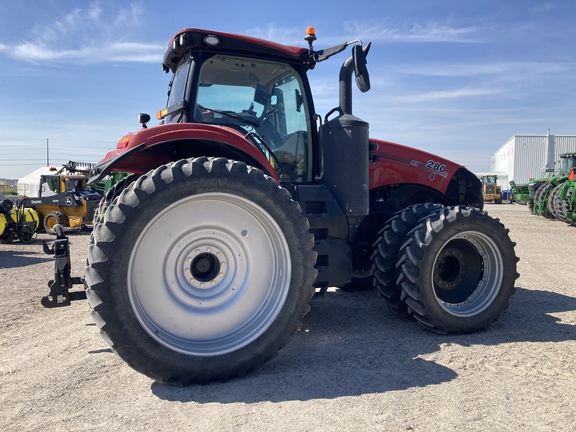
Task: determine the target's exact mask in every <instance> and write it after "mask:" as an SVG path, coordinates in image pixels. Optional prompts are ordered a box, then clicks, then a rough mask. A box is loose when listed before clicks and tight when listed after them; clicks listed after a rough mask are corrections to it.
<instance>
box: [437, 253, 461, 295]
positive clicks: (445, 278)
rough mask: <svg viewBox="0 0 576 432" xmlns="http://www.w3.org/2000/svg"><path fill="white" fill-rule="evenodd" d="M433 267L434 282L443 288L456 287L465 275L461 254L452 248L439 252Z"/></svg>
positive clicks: (450, 288)
mask: <svg viewBox="0 0 576 432" xmlns="http://www.w3.org/2000/svg"><path fill="white" fill-rule="evenodd" d="M439 258H440V259H439V260H438V261H437V262H436V265H435V268H434V283H435V284H436V285H438V286H439V287H440V288H442V289H445V290H452V289H454V288H456V287H457V286H458V285H459V284H460V283H461V282H462V280H463V279H464V277H465V276H466V272H467V269H466V261H465V260H464V256H463V254H462V253H461V252H460V251H459V250H458V249H454V248H446V249H444V250H443V251H442V253H441V254H440V257H439Z"/></svg>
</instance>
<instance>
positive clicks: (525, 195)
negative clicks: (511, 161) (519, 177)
mask: <svg viewBox="0 0 576 432" xmlns="http://www.w3.org/2000/svg"><path fill="white" fill-rule="evenodd" d="M510 189H512V193H513V195H514V201H515V202H518V203H522V204H528V205H529V206H530V208H532V206H533V205H534V202H533V201H532V198H531V197H530V187H529V186H528V184H520V185H517V184H516V183H515V182H514V180H510Z"/></svg>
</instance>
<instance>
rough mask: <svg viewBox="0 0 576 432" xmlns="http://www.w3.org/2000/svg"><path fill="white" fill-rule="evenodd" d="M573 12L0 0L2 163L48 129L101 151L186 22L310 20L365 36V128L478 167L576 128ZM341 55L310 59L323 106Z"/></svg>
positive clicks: (262, 32) (153, 99)
mask: <svg viewBox="0 0 576 432" xmlns="http://www.w3.org/2000/svg"><path fill="white" fill-rule="evenodd" d="M240 4H243V5H245V6H239V5H240ZM282 5H289V8H286V6H282ZM575 23H576V1H572V0H553V1H533V0H504V1H503V0H498V1H494V0H486V1H482V0H476V1H472V0H436V1H432V0H403V1H398V0H394V1H388V0H382V1H378V0H375V1H372V2H361V3H355V2H349V1H341V0H332V1H323V0H317V1H314V2H310V1H305V2H303V1H297V0H293V1H290V2H271V1H261V0H255V1H250V2H242V3H239V2H228V1H221V2H198V1H190V0H188V1H179V0H173V1H170V2H158V1H109V0H101V1H89V0H88V1H80V0H76V1H73V0H27V1H25V2H23V1H21V0H3V1H2V2H1V4H0V178H18V177H21V176H23V175H25V174H26V173H28V172H30V171H32V170H34V169H36V168H38V167H40V166H45V165H46V147H47V145H46V143H47V140H48V144H49V145H48V147H49V149H50V151H49V154H50V165H53V166H60V165H61V164H62V163H64V162H66V161H67V160H70V159H72V160H79V161H86V162H97V161H98V160H100V159H101V158H102V157H103V156H104V154H105V153H106V152H107V151H109V150H111V149H113V148H114V147H115V145H116V142H117V141H118V139H119V138H121V136H122V135H124V134H125V133H126V132H129V131H133V130H135V129H137V128H139V124H138V122H137V115H138V113H139V112H147V113H150V114H152V116H153V117H154V114H155V113H156V111H157V110H159V109H162V108H163V107H164V106H165V103H166V91H167V86H168V82H169V76H168V75H165V74H163V73H162V71H161V67H160V62H161V58H162V54H163V51H164V47H165V46H166V44H167V43H168V41H169V39H170V37H171V36H172V35H173V34H174V33H175V32H176V31H177V30H179V29H181V28H184V27H197V28H204V29H213V30H222V31H227V32H232V33H240V34H247V35H251V36H256V37H262V38H266V39H271V40H274V41H276V42H280V43H286V44H290V45H297V46H306V42H305V41H304V40H303V36H304V32H305V29H306V27H307V26H315V27H316V31H317V36H318V40H317V41H316V43H315V47H316V48H317V49H320V48H323V47H328V46H332V45H335V44H339V43H341V42H344V41H347V40H353V39H358V38H359V39H362V41H363V42H364V43H366V42H368V41H372V49H371V51H370V54H369V56H368V67H369V70H370V76H371V81H372V90H371V91H369V92H368V93H365V94H361V93H359V92H356V91H355V92H354V94H353V99H354V114H355V115H357V116H358V117H360V118H362V119H364V120H366V121H368V122H369V123H370V135H371V136H372V137H374V138H380V139H386V140H391V141H395V142H400V143H403V144H406V145H410V146H413V147H417V148H421V149H424V150H427V151H430V152H432V153H436V154H439V155H441V156H444V157H447V158H449V159H452V160H454V161H456V162H458V163H462V164H466V165H468V167H469V168H470V169H471V170H473V171H476V172H478V171H487V170H489V169H490V156H491V155H492V154H494V152H495V151H496V150H497V149H498V148H499V147H500V146H501V145H502V144H504V142H506V140H508V139H509V138H510V137H511V136H512V135H514V134H546V130H547V129H548V128H550V129H551V133H553V134H557V135H575V134H576V122H575V117H576V116H575V114H576V55H575V53H576V25H575ZM345 57H346V56H345V54H344V53H342V54H340V55H338V56H335V57H333V58H331V59H330V60H329V61H326V62H324V63H321V64H319V65H318V67H317V68H316V69H315V70H313V71H312V72H311V82H312V85H313V87H314V93H315V103H316V110H317V112H318V113H320V114H322V115H324V114H325V113H326V112H327V111H329V110H330V109H331V108H333V107H334V106H336V105H337V104H338V71H339V68H340V65H341V63H342V62H343V61H344V60H345ZM151 124H155V122H154V121H153V122H152V123H151Z"/></svg>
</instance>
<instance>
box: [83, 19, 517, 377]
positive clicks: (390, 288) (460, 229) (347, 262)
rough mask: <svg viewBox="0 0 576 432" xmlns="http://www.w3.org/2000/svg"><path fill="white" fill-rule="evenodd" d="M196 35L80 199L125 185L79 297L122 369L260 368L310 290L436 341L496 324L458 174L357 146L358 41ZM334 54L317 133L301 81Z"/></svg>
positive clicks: (390, 148)
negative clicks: (369, 308)
mask: <svg viewBox="0 0 576 432" xmlns="http://www.w3.org/2000/svg"><path fill="white" fill-rule="evenodd" d="M314 33H315V32H314V29H313V28H309V29H308V32H307V35H306V38H305V39H306V40H307V41H308V45H309V47H307V48H299V47H293V46H286V45H281V44H278V43H273V42H269V41H266V40H260V39H256V38H252V37H247V36H240V35H235V34H228V33H222V32H216V31H207V30H199V29H184V30H181V31H179V32H178V33H176V35H175V36H174V37H173V38H172V40H171V41H170V44H169V45H168V47H167V48H166V52H165V54H164V59H163V63H162V66H163V68H164V71H165V72H167V73H171V74H173V75H172V80H171V82H170V85H169V94H168V101H167V104H166V108H165V109H164V110H162V111H160V112H159V113H158V119H159V120H161V123H160V125H158V126H154V127H147V125H146V123H147V122H149V121H150V116H149V115H146V114H140V119H139V120H140V123H141V124H142V128H141V129H140V130H139V131H137V132H135V133H131V134H129V135H127V136H125V137H123V138H122V139H121V140H120V141H119V142H118V144H117V147H116V149H115V150H113V151H111V152H109V153H108V154H107V155H106V156H105V158H104V159H103V160H102V161H101V162H100V163H99V164H98V165H97V166H96V167H95V168H94V169H93V170H92V173H91V182H96V181H98V180H100V179H102V178H103V177H104V176H106V175H108V174H110V173H113V172H128V173H133V175H131V176H130V177H127V178H125V179H124V180H122V181H121V182H120V183H118V184H116V185H115V187H113V188H112V189H111V190H110V191H108V193H107V194H106V196H105V197H104V198H103V200H102V201H101V203H100V207H99V209H98V211H97V216H96V217H95V227H94V230H93V233H92V238H91V245H90V248H89V256H88V265H87V268H86V276H85V283H86V287H87V296H88V300H89V303H90V306H91V308H92V310H93V316H94V318H95V320H96V322H97V323H98V325H99V326H100V328H101V332H102V335H103V337H104V338H105V339H106V340H107V341H108V343H109V344H110V345H111V347H112V348H113V350H114V351H115V352H116V353H117V354H118V355H119V356H120V357H121V358H122V359H124V360H125V361H126V362H127V363H128V364H129V365H130V366H131V367H133V368H134V369H136V370H137V371H139V372H142V373H144V374H146V375H148V376H149V377H151V378H153V379H156V380H159V381H163V382H168V383H175V384H178V385H188V384H191V383H206V382H209V381H211V380H226V379H228V378H230V377H233V376H239V375H243V374H245V373H246V372H248V371H249V370H251V369H253V368H255V367H257V366H259V365H260V364H262V363H263V362H265V361H267V360H269V359H271V358H273V357H274V356H276V355H277V353H278V350H279V349H280V348H282V347H283V346H284V345H285V344H286V343H287V342H288V341H289V339H290V337H291V334H292V333H293V332H295V331H296V330H298V328H299V327H300V325H301V319H302V317H303V316H304V315H305V314H306V312H307V311H308V310H309V301H310V299H311V297H312V296H313V294H314V293H315V291H316V290H317V289H319V290H322V289H325V288H326V287H340V288H342V289H346V290H356V289H369V288H372V287H376V288H377V290H378V292H379V293H380V294H381V296H382V297H383V301H384V302H385V303H386V304H387V305H388V306H390V307H391V308H393V309H396V310H400V311H403V312H405V313H408V314H409V315H411V316H413V317H414V318H416V320H418V321H419V322H420V323H422V324H423V325H424V326H426V327H427V328H429V329H431V330H433V331H436V332H440V333H462V332H471V331H475V330H477V329H480V328H483V327H486V326H487V325H489V324H490V323H492V322H493V321H494V320H496V319H497V318H498V317H499V316H500V314H501V312H502V311H503V310H504V309H505V308H506V307H507V306H508V301H509V298H510V296H511V295H512V294H513V293H514V283H515V280H516V278H517V277H518V274H517V272H516V263H517V261H518V258H517V257H516V255H515V252H514V243H513V242H512V241H511V240H510V238H509V236H508V230H507V229H505V228H504V226H503V225H502V224H501V223H500V222H499V221H498V220H497V219H493V218H491V217H490V216H488V215H487V214H486V213H485V212H483V211H482V208H483V198H482V186H481V183H480V181H479V180H478V178H476V176H475V175H474V174H472V173H471V172H470V171H468V170H467V169H466V168H464V167H463V166H460V165H458V164H455V163H453V162H450V161H448V160H446V159H444V158H441V157H439V156H436V155H433V154H430V153H426V152H423V151H420V150H416V149H413V148H409V147H405V146H402V145H399V144H394V143H391V142H387V141H381V140H376V139H371V138H370V137H369V133H368V124H367V123H366V122H364V121H362V120H361V119H359V118H357V117H355V116H353V114H352V75H353V74H354V75H355V81H356V83H357V85H358V87H359V88H360V90H361V91H362V92H365V91H367V90H369V88H370V81H369V77H368V71H367V68H366V55H367V53H368V51H369V48H370V44H368V45H365V46H363V45H362V43H361V41H352V42H347V43H343V44H341V45H338V46H335V47H332V48H328V49H321V50H316V49H315V48H314V47H313V42H314V40H316V36H315V34H314ZM348 47H351V51H352V55H351V56H350V57H349V58H348V59H347V60H346V61H345V62H344V64H343V66H342V68H341V71H340V87H339V88H340V96H339V106H338V107H336V108H334V109H333V110H331V111H330V112H329V113H328V114H326V116H325V117H324V118H323V119H322V117H321V116H320V115H318V114H317V113H316V112H315V110H314V101H313V99H312V92H311V90H310V86H309V82H308V78H307V73H308V72H309V71H311V70H313V69H314V67H315V66H316V65H317V64H318V63H320V62H322V61H324V60H326V59H328V58H329V57H331V56H333V55H335V54H338V53H340V52H342V51H344V50H346V49H348Z"/></svg>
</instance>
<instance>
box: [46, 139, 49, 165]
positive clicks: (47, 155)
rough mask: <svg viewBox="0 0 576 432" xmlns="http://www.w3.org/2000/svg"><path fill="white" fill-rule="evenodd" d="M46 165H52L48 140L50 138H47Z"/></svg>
mask: <svg viewBox="0 0 576 432" xmlns="http://www.w3.org/2000/svg"><path fill="white" fill-rule="evenodd" d="M46 166H47V167H49V166H50V145H49V142H48V138H46Z"/></svg>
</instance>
